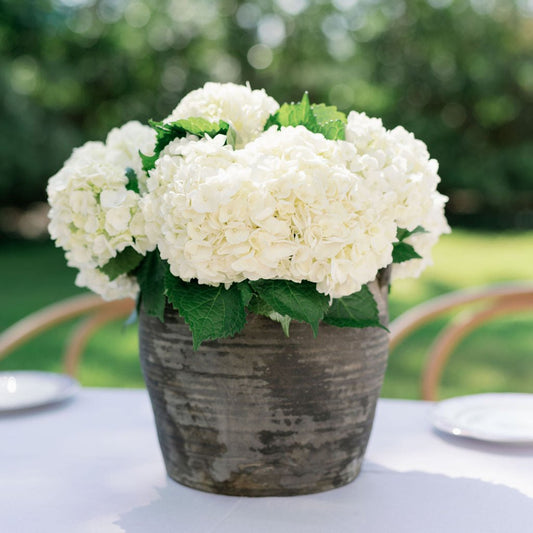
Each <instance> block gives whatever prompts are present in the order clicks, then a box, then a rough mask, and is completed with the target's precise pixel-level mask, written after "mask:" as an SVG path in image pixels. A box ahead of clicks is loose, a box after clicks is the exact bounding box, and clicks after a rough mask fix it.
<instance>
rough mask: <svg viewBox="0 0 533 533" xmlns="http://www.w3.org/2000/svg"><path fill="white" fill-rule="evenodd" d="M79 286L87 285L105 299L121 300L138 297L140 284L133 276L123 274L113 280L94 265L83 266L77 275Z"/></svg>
mask: <svg viewBox="0 0 533 533" xmlns="http://www.w3.org/2000/svg"><path fill="white" fill-rule="evenodd" d="M76 285H77V286H78V287H87V288H88V289H90V290H91V291H93V292H95V293H96V294H99V295H100V296H101V297H102V298H103V299H104V300H120V299H121V298H136V297H137V294H138V292H139V285H138V284H137V282H136V280H135V278H134V277H132V276H127V275H125V274H123V275H122V276H119V277H118V278H115V279H114V280H113V281H110V280H109V278H108V277H107V276H106V275H105V274H103V273H102V272H100V271H99V270H97V269H95V268H92V267H82V268H81V269H80V271H79V272H78V275H77V276H76Z"/></svg>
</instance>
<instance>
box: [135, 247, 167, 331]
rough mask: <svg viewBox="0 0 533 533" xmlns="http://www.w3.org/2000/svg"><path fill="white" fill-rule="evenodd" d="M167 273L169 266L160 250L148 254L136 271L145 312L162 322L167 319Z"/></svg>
mask: <svg viewBox="0 0 533 533" xmlns="http://www.w3.org/2000/svg"><path fill="white" fill-rule="evenodd" d="M167 271H168V264H167V262H166V261H163V260H162V259H161V257H160V255H159V251H158V250H155V251H154V252H149V253H148V254H146V257H145V258H144V260H143V262H142V263H141V264H140V265H139V268H138V269H137V270H136V271H135V274H136V275H137V281H138V283H139V287H140V289H141V295H140V298H141V300H142V305H143V308H144V310H145V312H146V313H147V314H149V315H151V316H155V317H157V318H159V320H160V321H161V322H163V321H164V317H165V305H166V298H165V275H166V273H167Z"/></svg>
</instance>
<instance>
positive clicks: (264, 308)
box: [248, 296, 292, 337]
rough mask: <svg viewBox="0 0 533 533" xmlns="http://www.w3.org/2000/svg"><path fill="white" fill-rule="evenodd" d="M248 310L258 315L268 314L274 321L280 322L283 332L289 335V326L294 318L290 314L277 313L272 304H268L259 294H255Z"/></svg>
mask: <svg viewBox="0 0 533 533" xmlns="http://www.w3.org/2000/svg"><path fill="white" fill-rule="evenodd" d="M248 310H249V311H251V312H252V313H255V314H256V315H263V316H266V317H268V318H270V320H274V322H279V323H280V324H281V329H282V330H283V333H285V336H286V337H288V336H289V326H290V324H291V320H292V319H291V317H290V316H287V315H280V314H279V313H276V311H274V309H273V308H272V306H270V305H268V304H267V303H266V302H264V301H263V300H262V299H261V298H259V297H258V296H254V297H253V298H252V300H251V301H250V303H249V305H248Z"/></svg>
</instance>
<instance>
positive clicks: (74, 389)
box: [0, 370, 81, 414]
mask: <svg viewBox="0 0 533 533" xmlns="http://www.w3.org/2000/svg"><path fill="white" fill-rule="evenodd" d="M28 375H29V376H38V377H39V378H45V379H48V380H49V379H50V378H53V380H54V381H55V382H63V387H62V388H61V389H60V390H59V391H58V392H56V393H55V394H54V395H51V396H49V397H47V398H42V399H38V400H34V401H31V402H28V403H24V404H21V405H1V404H0V414H3V413H10V412H15V411H25V410H30V409H36V408H39V407H45V406H47V405H53V404H56V403H60V402H63V401H65V400H68V399H70V398H72V397H73V396H74V395H76V394H77V393H78V392H79V390H80V388H81V385H80V382H79V381H78V380H77V379H76V378H74V377H72V376H70V375H69V374H65V373H62V372H49V371H46V370H2V371H0V379H1V378H3V377H9V376H14V377H18V376H28Z"/></svg>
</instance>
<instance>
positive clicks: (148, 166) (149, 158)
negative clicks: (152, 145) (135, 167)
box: [139, 151, 159, 173]
mask: <svg viewBox="0 0 533 533" xmlns="http://www.w3.org/2000/svg"><path fill="white" fill-rule="evenodd" d="M139 157H140V158H141V162H142V166H143V170H144V171H145V172H146V173H148V171H149V170H152V169H153V168H155V162H156V161H157V159H158V157H159V152H158V153H156V154H154V155H145V154H143V153H142V152H141V151H139Z"/></svg>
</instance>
